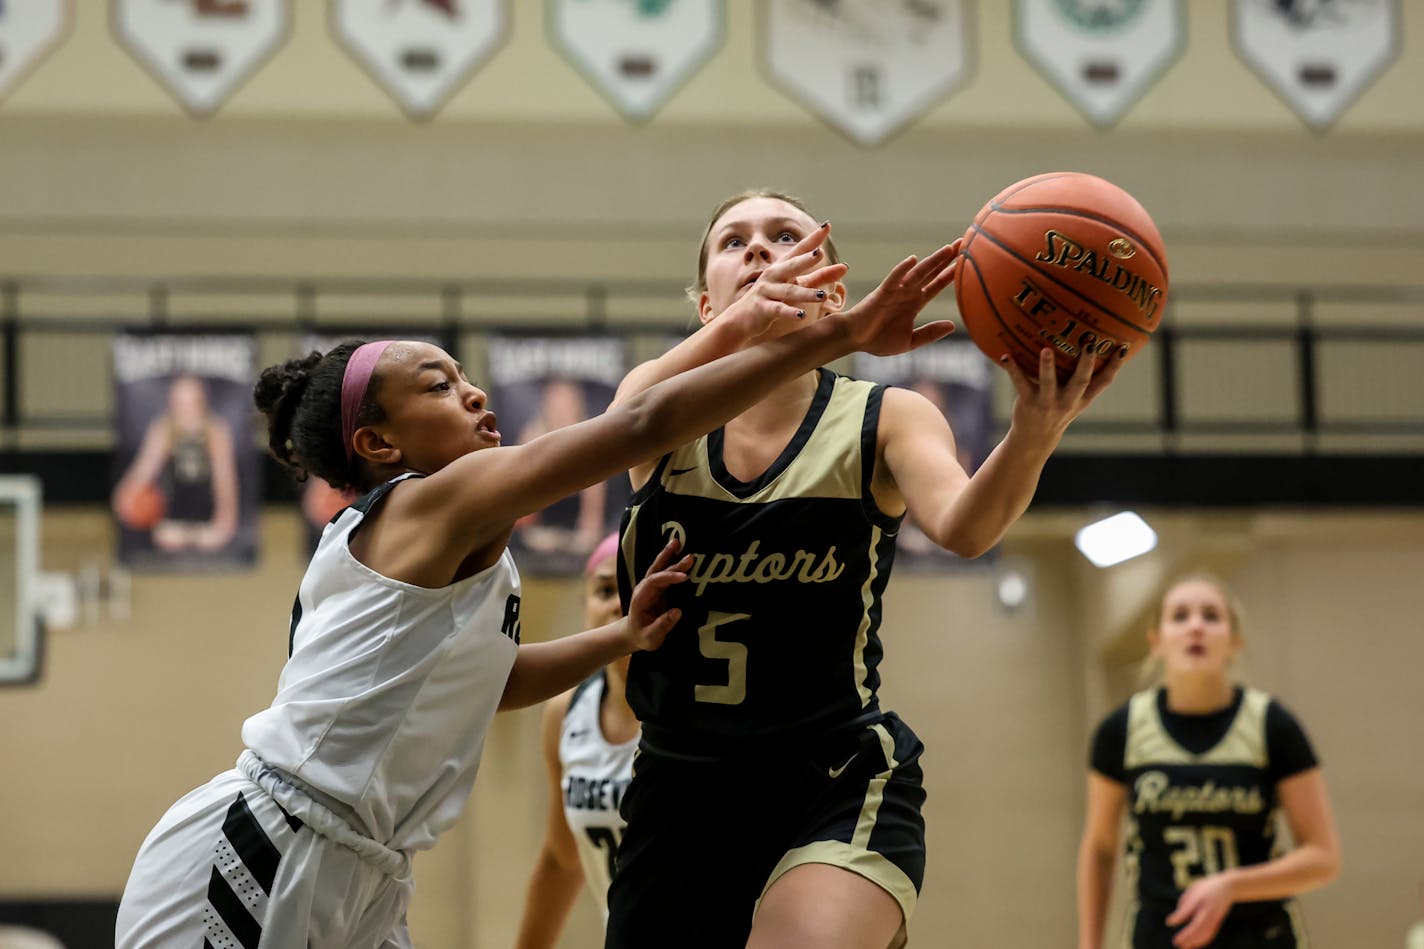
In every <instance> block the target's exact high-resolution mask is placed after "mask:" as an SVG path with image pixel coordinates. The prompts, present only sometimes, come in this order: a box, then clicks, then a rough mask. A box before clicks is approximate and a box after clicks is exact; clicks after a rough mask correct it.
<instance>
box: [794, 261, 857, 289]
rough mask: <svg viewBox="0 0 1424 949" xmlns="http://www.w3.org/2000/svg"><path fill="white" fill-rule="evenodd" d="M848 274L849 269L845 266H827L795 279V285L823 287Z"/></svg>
mask: <svg viewBox="0 0 1424 949" xmlns="http://www.w3.org/2000/svg"><path fill="white" fill-rule="evenodd" d="M849 272H850V267H848V266H847V265H845V264H827V265H826V266H824V267H822V268H820V269H819V270H813V271H811V272H810V273H808V274H802V275H801V276H799V277H797V278H796V283H798V284H800V285H801V286H803V287H825V288H829V287H830V286H831V284H833V283H835V282H836V281H837V280H840V279H842V278H843V277H845V275H846V274H847V273H849Z"/></svg>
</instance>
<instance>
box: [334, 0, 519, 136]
mask: <svg viewBox="0 0 1424 949" xmlns="http://www.w3.org/2000/svg"><path fill="white" fill-rule="evenodd" d="M330 10H331V32H332V33H333V34H334V35H335V36H336V41H337V42H338V43H339V44H340V45H341V46H342V47H343V48H345V50H346V51H347V52H348V53H350V54H351V57H352V58H353V59H355V60H356V62H357V63H359V64H360V66H361V68H362V69H364V70H365V71H366V72H367V73H368V74H369V75H370V76H371V78H372V79H374V80H375V81H376V84H377V85H379V86H380V87H381V88H382V89H384V90H385V91H386V94H387V95H389V96H390V97H391V98H392V99H394V100H395V101H396V104H397V105H399V106H400V107H401V109H402V111H404V112H405V114H406V115H407V116H409V117H410V118H412V119H428V118H430V117H431V116H433V115H434V114H435V113H436V112H439V111H440V108H441V107H442V106H443V105H444V104H445V103H446V101H447V100H449V98H450V97H451V96H453V95H454V94H455V93H456V92H458V91H459V89H460V87H461V86H463V85H464V84H465V82H466V80H468V79H469V78H470V76H471V75H473V74H474V72H475V70H477V69H479V68H480V67H481V66H483V65H484V63H485V61H486V60H488V59H489V58H490V56H492V55H494V52H495V51H496V50H497V49H499V48H500V46H502V45H504V41H505V39H506V38H507V37H508V35H509V0H331V7H330Z"/></svg>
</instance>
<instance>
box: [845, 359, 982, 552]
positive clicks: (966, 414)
mask: <svg viewBox="0 0 1424 949" xmlns="http://www.w3.org/2000/svg"><path fill="white" fill-rule="evenodd" d="M854 366H855V369H854V372H855V375H856V377H857V378H860V379H868V380H871V381H873V382H880V383H884V384H885V385H890V386H897V387H900V388H903V389H910V390H912V391H914V392H918V393H919V394H920V395H923V396H924V397H925V398H927V399H929V400H930V402H931V403H933V404H934V406H935V407H936V408H938V409H939V410H940V412H941V413H942V414H943V415H944V417H945V419H946V420H948V422H949V427H950V429H951V430H952V431H953V432H954V444H955V448H956V450H957V451H958V454H959V463H960V464H961V465H962V466H963V467H964V470H965V471H967V472H968V473H969V474H971V475H972V474H973V473H974V472H975V471H977V470H978V469H979V466H980V465H982V464H983V463H984V459H985V458H988V457H989V452H990V451H992V450H993V448H994V412H993V404H992V402H993V381H994V380H993V371H994V367H993V365H992V364H991V363H990V362H989V360H988V358H987V357H985V356H984V354H983V353H981V352H980V351H979V348H978V347H977V346H975V345H974V344H973V342H971V341H970V340H967V339H965V340H954V341H952V342H951V341H946V342H939V343H935V344H934V345H932V346H924V347H922V348H920V349H916V350H913V351H911V352H908V353H902V354H901V355H899V356H869V355H866V354H865V353H856V354H855V362H854ZM992 555H993V554H992V552H991V553H990V554H989V555H986V556H990V557H992ZM979 559H980V560H983V559H984V558H983V557H981V558H979ZM895 563H896V566H897V567H899V568H901V569H905V570H910V571H932V570H940V569H944V568H946V567H953V566H955V565H962V564H964V563H965V561H964V559H963V558H961V557H958V556H956V555H955V554H952V553H950V552H949V551H947V550H945V549H944V548H942V547H940V546H939V545H938V544H936V543H935V542H934V541H932V540H930V539H929V538H928V537H926V536H925V534H924V532H922V531H921V530H920V529H919V528H918V527H916V526H915V525H914V524H913V523H912V522H911V521H910V519H909V518H908V517H907V518H905V520H904V522H903V523H902V524H901V525H900V534H899V537H898V538H897V543H896V554H895Z"/></svg>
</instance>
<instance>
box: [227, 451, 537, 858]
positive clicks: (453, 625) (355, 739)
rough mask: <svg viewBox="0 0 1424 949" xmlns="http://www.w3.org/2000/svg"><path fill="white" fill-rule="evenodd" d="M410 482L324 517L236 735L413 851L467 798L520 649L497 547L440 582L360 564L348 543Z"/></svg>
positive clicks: (511, 572)
mask: <svg viewBox="0 0 1424 949" xmlns="http://www.w3.org/2000/svg"><path fill="white" fill-rule="evenodd" d="M407 477H410V476H408V475H407V476H402V477H401V478H397V479H395V480H393V481H390V482H387V483H386V484H384V485H382V486H381V487H379V488H377V489H376V490H374V491H372V492H371V493H370V494H368V495H366V496H365V497H364V498H362V499H360V500H359V501H357V502H356V503H355V504H353V505H351V506H350V507H348V508H346V509H345V510H343V511H342V512H341V513H340V514H338V515H337V516H336V517H335V518H333V519H332V522H331V523H330V524H329V525H327V527H326V530H325V531H324V532H323V534H322V537H321V541H320V543H319V544H318V545H317V549H316V553H315V554H313V555H312V559H311V564H310V566H308V568H307V572H306V575H305V576H304V577H303V578H302V582H301V587H300V590H299V592H298V595H297V601H296V603H295V604H294V606H293V608H292V626H291V643H290V657H289V658H288V660H287V664H286V666H285V667H284V668H283V669H282V674H281V678H280V679H279V681H278V686H277V696H276V698H275V699H273V701H272V705H271V707H270V708H268V709H266V710H265V711H262V712H259V713H258V714H256V715H254V716H252V717H251V718H249V719H248V720H247V721H246V723H244V724H243V726H242V740H243V743H244V744H246V746H247V747H248V748H250V749H251V750H252V751H253V752H255V753H256V754H257V755H258V757H260V758H261V759H262V761H263V762H265V763H266V764H267V765H269V766H271V767H273V768H276V769H278V770H280V771H281V772H283V773H285V774H286V775H288V776H290V777H291V778H292V779H294V781H295V782H297V783H298V785H299V786H300V787H302V788H303V789H304V790H308V791H310V792H313V797H315V798H316V799H317V800H319V801H321V802H322V803H323V804H326V805H327V806H329V807H331V808H332V809H333V810H334V811H336V812H337V813H338V814H340V815H341V816H343V817H345V818H347V819H348V820H349V821H350V822H351V823H352V826H353V827H354V828H355V829H356V830H357V831H358V832H360V833H363V834H365V835H367V836H369V837H371V838H373V839H374V840H376V841H378V842H380V843H382V844H384V845H385V846H387V847H389V848H391V849H394V850H423V849H428V848H429V847H430V846H432V845H433V844H434V842H435V838H436V837H437V836H438V835H439V834H440V832H441V831H443V830H445V829H446V828H448V827H449V826H450V825H451V824H453V823H454V822H455V820H456V819H457V818H458V817H459V815H460V812H461V810H462V809H463V808H464V806H465V802H466V800H467V799H468V798H469V795H470V790H471V787H472V786H473V784H474V781H475V772H476V769H477V768H478V766H479V760H480V753H481V751H482V750H483V748H484V742H485V733H486V732H487V731H488V729H489V725H490V721H491V719H493V718H494V713H495V709H496V708H497V706H498V704H499V700H500V696H501V695H502V694H503V693H504V686H505V682H506V680H507V679H508V678H509V672H510V669H511V668H512V667H513V665H514V659H515V655H516V653H517V652H518V643H519V590H520V584H519V572H518V570H517V569H516V568H515V565H514V559H513V557H511V556H510V554H509V551H507V550H506V551H505V552H504V553H503V554H502V555H501V557H500V559H499V561H498V562H496V563H495V564H494V565H493V566H490V567H488V568H486V569H485V570H482V571H481V572H479V573H477V574H475V575H474V576H471V577H467V578H465V579H463V580H459V581H457V582H455V583H452V584H450V585H449V586H445V587H441V588H439V589H428V588H425V587H419V586H415V585H413V584H409V583H402V582H401V581H398V580H392V579H390V578H388V577H385V576H382V575H381V574H379V573H377V572H376V571H374V570H372V569H371V568H370V567H367V566H366V565H365V564H363V563H361V562H360V561H359V560H357V559H356V558H355V557H354V556H353V555H352V553H351V550H350V548H349V546H348V544H349V541H350V538H351V537H352V536H353V535H354V534H355V533H356V532H357V531H358V530H360V528H361V523H362V521H363V520H364V519H365V517H366V515H367V513H368V512H370V511H371V510H372V509H373V508H374V506H375V505H376V504H379V503H380V502H381V500H382V499H383V498H384V497H385V496H386V494H388V493H389V492H390V491H391V490H393V489H394V488H396V486H398V485H399V484H400V482H401V481H404V480H405V479H406V478H407Z"/></svg>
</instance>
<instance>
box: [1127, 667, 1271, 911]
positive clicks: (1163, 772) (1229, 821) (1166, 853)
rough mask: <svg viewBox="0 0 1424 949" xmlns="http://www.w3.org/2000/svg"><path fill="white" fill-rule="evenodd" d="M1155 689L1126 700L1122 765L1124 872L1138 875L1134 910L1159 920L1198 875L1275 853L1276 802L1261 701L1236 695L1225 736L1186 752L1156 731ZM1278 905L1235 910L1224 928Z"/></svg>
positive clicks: (1255, 695)
mask: <svg viewBox="0 0 1424 949" xmlns="http://www.w3.org/2000/svg"><path fill="white" fill-rule="evenodd" d="M1158 691H1159V690H1158V689H1148V690H1146V691H1144V692H1139V693H1137V694H1136V695H1134V696H1133V697H1132V698H1131V699H1130V700H1129V701H1128V705H1127V742H1126V748H1125V751H1124V754H1123V761H1122V767H1123V775H1124V777H1125V778H1126V783H1127V791H1128V796H1127V813H1128V818H1129V832H1128V834H1127V853H1128V860H1129V865H1128V869H1129V875H1132V874H1133V873H1134V872H1135V873H1136V874H1137V875H1138V877H1139V879H1138V890H1137V891H1138V895H1139V899H1140V901H1141V904H1142V908H1143V910H1144V911H1146V912H1151V913H1155V914H1166V913H1170V912H1171V911H1172V910H1173V909H1174V908H1175V907H1176V905H1177V900H1178V899H1179V898H1180V897H1181V895H1182V892H1183V891H1184V890H1185V889H1186V888H1187V887H1188V886H1190V885H1191V884H1192V883H1193V882H1195V881H1196V880H1198V879H1200V878H1201V877H1203V876H1206V875H1208V874H1212V873H1216V872H1218V871H1221V870H1227V869H1230V868H1232V867H1237V866H1246V865H1250V864H1257V863H1265V862H1266V861H1267V860H1270V859H1271V858H1272V857H1273V856H1274V854H1273V850H1274V849H1275V844H1276V838H1275V832H1276V806H1277V802H1276V786H1275V781H1274V780H1273V779H1272V778H1271V777H1270V776H1269V775H1268V765H1269V759H1268V747H1267V742H1266V713H1267V709H1268V707H1269V706H1270V704H1271V697H1270V696H1269V695H1267V694H1266V693H1264V692H1260V691H1258V690H1256V689H1245V690H1244V691H1243V694H1242V696H1241V699H1240V702H1239V705H1238V707H1237V711H1236V715H1235V718H1234V719H1233V720H1232V721H1231V724H1230V726H1229V727H1228V728H1227V730H1226V734H1225V735H1224V736H1223V737H1222V738H1221V740H1220V741H1218V742H1217V743H1216V744H1215V745H1214V746H1213V747H1211V748H1208V749H1206V750H1205V751H1202V752H1201V753H1199V754H1193V753H1192V752H1190V751H1188V750H1187V749H1186V748H1184V747H1182V746H1181V745H1180V744H1179V743H1178V742H1177V741H1176V740H1175V739H1173V738H1172V736H1171V735H1170V734H1168V732H1167V729H1166V728H1165V727H1164V725H1163V723H1162V718H1161V715H1160V713H1159V710H1158ZM1281 905H1282V901H1281V900H1267V901H1261V902H1253V903H1237V904H1236V905H1234V906H1233V907H1232V908H1231V911H1230V913H1229V914H1228V915H1227V918H1226V923H1230V922H1232V921H1233V920H1239V919H1245V918H1249V917H1251V916H1253V915H1256V914H1259V913H1262V912H1264V911H1267V910H1270V909H1273V908H1277V907H1280V906H1281Z"/></svg>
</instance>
